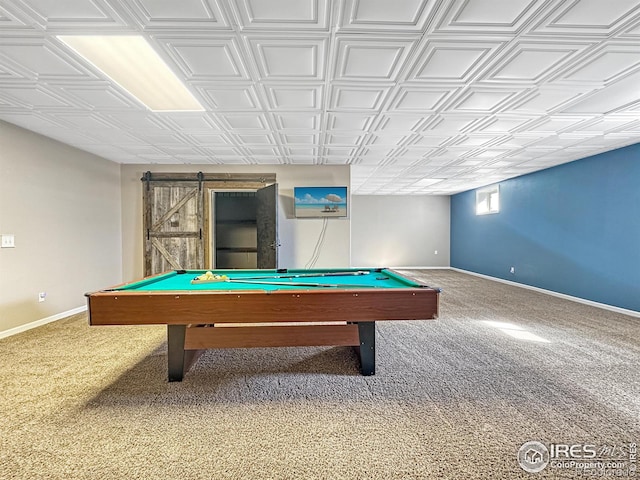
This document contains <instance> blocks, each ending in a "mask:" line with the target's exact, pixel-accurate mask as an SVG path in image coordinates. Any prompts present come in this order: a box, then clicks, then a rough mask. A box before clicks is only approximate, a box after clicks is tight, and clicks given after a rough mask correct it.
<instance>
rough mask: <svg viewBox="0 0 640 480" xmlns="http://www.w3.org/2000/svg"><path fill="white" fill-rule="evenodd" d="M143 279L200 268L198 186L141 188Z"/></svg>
mask: <svg viewBox="0 0 640 480" xmlns="http://www.w3.org/2000/svg"><path fill="white" fill-rule="evenodd" d="M143 188H144V189H145V195H144V209H145V215H144V217H145V221H144V224H145V225H144V229H145V230H144V234H145V275H153V274H156V273H160V272H165V271H167V270H173V269H201V268H204V240H203V217H204V215H203V192H202V183H200V182H188V181H183V182H175V183H174V182H166V181H165V182H154V181H147V182H145V184H144V187H143Z"/></svg>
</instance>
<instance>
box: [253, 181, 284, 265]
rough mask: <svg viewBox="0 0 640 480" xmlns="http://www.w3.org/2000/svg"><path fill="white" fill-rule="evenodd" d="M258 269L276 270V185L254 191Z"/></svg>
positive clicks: (277, 245)
mask: <svg viewBox="0 0 640 480" xmlns="http://www.w3.org/2000/svg"><path fill="white" fill-rule="evenodd" d="M256 222H257V230H258V231H257V235H258V268H278V247H279V244H278V184H277V183H274V184H273V185H269V186H268V187H264V188H261V189H259V190H257V191H256Z"/></svg>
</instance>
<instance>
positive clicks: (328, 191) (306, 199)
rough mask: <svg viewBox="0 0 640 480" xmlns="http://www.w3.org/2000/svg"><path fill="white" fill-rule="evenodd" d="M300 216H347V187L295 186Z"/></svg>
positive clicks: (296, 212)
mask: <svg viewBox="0 0 640 480" xmlns="http://www.w3.org/2000/svg"><path fill="white" fill-rule="evenodd" d="M293 196H294V198H295V204H294V205H295V215H296V217H298V218H305V217H306V218H318V217H346V216H347V187H295V188H294V189H293Z"/></svg>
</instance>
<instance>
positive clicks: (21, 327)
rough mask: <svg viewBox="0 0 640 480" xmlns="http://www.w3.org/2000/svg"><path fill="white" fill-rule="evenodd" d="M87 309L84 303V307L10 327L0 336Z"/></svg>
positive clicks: (4, 336)
mask: <svg viewBox="0 0 640 480" xmlns="http://www.w3.org/2000/svg"><path fill="white" fill-rule="evenodd" d="M86 310H87V306H86V305H84V306H82V307H78V308H73V309H71V310H67V311H66V312H62V313H56V314H55V315H51V316H50V317H47V318H42V319H40V320H36V321H35V322H30V323H26V324H24V325H20V326H18V327H14V328H10V329H9V330H4V331H2V332H0V338H6V337H10V336H11V335H16V334H18V333H22V332H26V331H27V330H31V329H32V328H36V327H40V326H42V325H46V324H47V323H51V322H55V321H56V320H61V319H63V318H66V317H70V316H71V315H75V314H76V313H81V312H84V311H86Z"/></svg>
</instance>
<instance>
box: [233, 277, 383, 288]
mask: <svg viewBox="0 0 640 480" xmlns="http://www.w3.org/2000/svg"><path fill="white" fill-rule="evenodd" d="M223 282H225V283H248V284H251V285H282V286H285V287H287V286H289V287H332V288H378V287H376V286H371V285H358V284H349V283H347V284H344V283H302V282H263V281H260V280H240V279H238V280H235V279H233V280H231V279H227V280H223Z"/></svg>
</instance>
